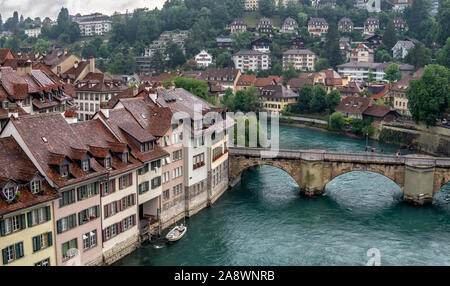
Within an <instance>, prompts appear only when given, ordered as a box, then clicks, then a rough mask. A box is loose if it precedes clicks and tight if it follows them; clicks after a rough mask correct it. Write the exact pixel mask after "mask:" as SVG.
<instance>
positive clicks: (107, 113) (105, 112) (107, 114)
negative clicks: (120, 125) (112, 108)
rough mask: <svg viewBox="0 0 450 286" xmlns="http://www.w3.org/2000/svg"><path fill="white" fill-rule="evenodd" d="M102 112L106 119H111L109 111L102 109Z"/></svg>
mask: <svg viewBox="0 0 450 286" xmlns="http://www.w3.org/2000/svg"><path fill="white" fill-rule="evenodd" d="M100 111H101V112H102V113H103V115H104V116H105V117H106V118H109V109H100Z"/></svg>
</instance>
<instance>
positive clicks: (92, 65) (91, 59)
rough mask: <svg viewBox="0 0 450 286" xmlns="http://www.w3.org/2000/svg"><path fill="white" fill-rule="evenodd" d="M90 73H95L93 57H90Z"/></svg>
mask: <svg viewBox="0 0 450 286" xmlns="http://www.w3.org/2000/svg"><path fill="white" fill-rule="evenodd" d="M89 72H95V59H94V57H93V56H90V57H89Z"/></svg>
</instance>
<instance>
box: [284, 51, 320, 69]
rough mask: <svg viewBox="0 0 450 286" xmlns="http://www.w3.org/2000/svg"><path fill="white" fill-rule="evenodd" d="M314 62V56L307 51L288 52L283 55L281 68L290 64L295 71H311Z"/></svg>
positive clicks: (315, 57) (315, 58) (315, 59)
mask: <svg viewBox="0 0 450 286" xmlns="http://www.w3.org/2000/svg"><path fill="white" fill-rule="evenodd" d="M316 61H317V56H316V54H314V53H313V52H311V51H310V50H307V49H299V50H288V51H286V52H284V53H283V68H286V67H287V66H288V65H289V64H292V65H293V66H294V68H295V69H296V70H302V71H312V70H314V65H315V63H316Z"/></svg>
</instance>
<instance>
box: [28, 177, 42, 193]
mask: <svg viewBox="0 0 450 286" xmlns="http://www.w3.org/2000/svg"><path fill="white" fill-rule="evenodd" d="M30 190H31V193H32V194H34V195H35V194H37V193H39V192H40V191H41V180H39V179H34V180H33V181H31V182H30Z"/></svg>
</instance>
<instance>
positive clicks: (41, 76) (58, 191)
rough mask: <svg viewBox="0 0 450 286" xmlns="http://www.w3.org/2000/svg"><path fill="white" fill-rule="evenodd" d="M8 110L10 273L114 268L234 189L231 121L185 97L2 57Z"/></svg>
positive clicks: (1, 179)
mask: <svg viewBox="0 0 450 286" xmlns="http://www.w3.org/2000/svg"><path fill="white" fill-rule="evenodd" d="M154 80H156V79H154ZM0 103H1V108H0V120H1V133H0V146H1V147H0V188H1V190H0V192H1V193H0V196H1V198H0V230H1V233H0V236H1V238H0V249H1V251H2V265H16V266H18V265H104V264H111V263H114V262H115V261H117V260H119V259H120V258H122V257H123V256H125V255H127V254H128V253H130V252H132V251H134V250H135V249H136V248H137V247H139V245H140V243H141V242H142V241H143V240H145V239H148V238H149V237H150V236H151V235H153V234H158V233H160V231H161V230H162V229H165V228H167V227H169V226H170V225H172V224H173V223H174V222H175V221H179V220H182V219H183V218H184V217H190V216H192V215H194V214H196V213H197V212H199V211H200V210H201V209H203V208H205V207H207V206H208V205H210V204H212V203H214V202H215V200H217V198H219V196H220V195H221V194H222V193H223V192H224V191H225V190H226V189H227V188H228V148H229V147H228V146H229V143H228V140H229V133H228V132H229V130H230V128H232V127H233V125H234V121H232V120H229V119H227V118H226V117H225V110H224V109H221V108H217V107H215V106H213V105H211V104H209V103H207V102H206V101H204V100H202V99H200V98H199V97H197V96H195V95H193V94H191V93H190V92H187V91H185V90H183V89H177V88H169V89H164V88H162V87H161V84H160V83H155V81H152V83H150V82H147V83H146V84H144V85H140V86H139V87H126V86H125V85H124V84H123V83H122V82H121V81H120V80H119V79H118V78H117V79H116V78H115V77H114V76H108V75H106V74H103V73H102V72H101V71H100V70H98V69H97V68H96V67H95V60H94V59H93V58H91V59H89V60H81V59H78V58H77V57H75V56H74V55H71V54H67V53H64V52H62V53H60V54H54V55H38V54H37V53H36V54H34V55H27V56H19V55H14V54H12V53H11V52H10V51H9V50H0Z"/></svg>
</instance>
